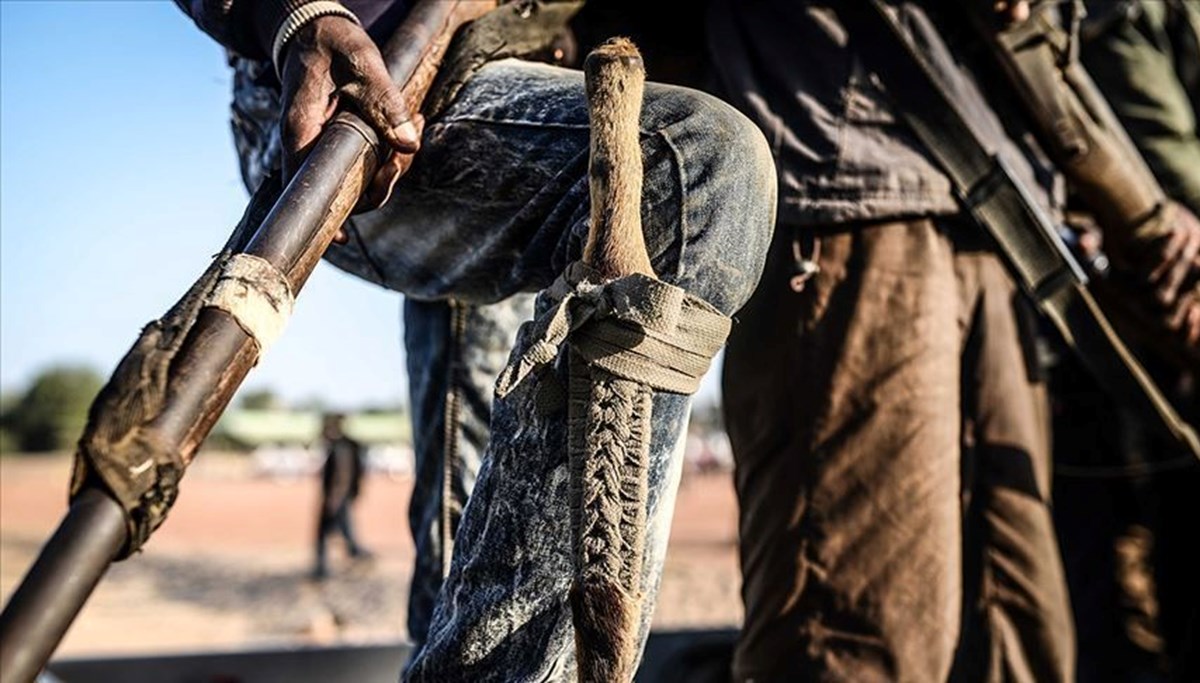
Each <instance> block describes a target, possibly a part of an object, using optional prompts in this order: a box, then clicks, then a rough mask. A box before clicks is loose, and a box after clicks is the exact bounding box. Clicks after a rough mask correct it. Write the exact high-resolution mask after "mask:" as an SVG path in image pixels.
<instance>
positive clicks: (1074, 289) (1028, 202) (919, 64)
mask: <svg viewBox="0 0 1200 683" xmlns="http://www.w3.org/2000/svg"><path fill="white" fill-rule="evenodd" d="M943 4H954V5H958V3H943ZM964 4H965V7H955V8H953V9H951V8H944V9H947V13H950V12H951V11H955V10H957V11H961V12H964V13H966V14H967V15H968V16H969V21H970V22H971V23H973V24H974V25H975V27H976V28H977V29H978V31H979V32H980V33H981V34H982V35H983V36H984V37H985V41H986V44H987V46H988V48H989V49H988V50H987V53H988V55H989V56H990V57H991V58H993V59H994V60H995V64H996V65H998V66H999V69H1000V71H1001V72H1002V73H1003V74H1005V77H1006V78H1007V79H1008V81H1009V82H1010V85H1012V87H1013V89H1014V91H1015V92H1016V93H1017V95H1018V99H1019V100H1021V102H1022V104H1024V105H1025V106H1026V107H1027V108H1028V110H1029V112H1030V118H1031V119H1032V120H1033V121H1034V122H1035V127H1036V128H1037V129H1038V130H1037V132H1038V133H1040V138H1042V139H1043V144H1044V146H1045V147H1046V148H1047V150H1048V152H1049V153H1050V154H1051V156H1052V157H1053V158H1054V161H1055V162H1057V163H1058V165H1059V167H1060V168H1061V169H1062V170H1063V171H1064V172H1065V173H1066V174H1067V175H1068V176H1069V178H1070V179H1071V180H1072V181H1074V182H1075V183H1076V184H1077V185H1078V186H1079V188H1080V189H1079V191H1080V193H1081V194H1082V195H1083V197H1084V199H1085V201H1086V202H1087V203H1088V205H1089V208H1091V209H1092V210H1093V211H1094V212H1095V215H1096V218H1097V220H1098V221H1099V222H1100V223H1101V225H1102V226H1103V227H1104V228H1105V229H1106V232H1108V231H1112V232H1113V233H1115V234H1129V233H1131V232H1133V231H1134V230H1135V229H1139V227H1140V226H1145V225H1147V224H1148V222H1149V221H1155V220H1162V218H1163V216H1162V214H1163V211H1164V208H1165V207H1166V205H1167V202H1166V196H1165V194H1164V193H1163V191H1162V188H1161V187H1160V186H1159V184H1158V182H1157V181H1156V180H1155V179H1154V177H1153V175H1152V174H1151V173H1150V171H1149V169H1148V168H1147V167H1146V165H1145V162H1144V161H1143V160H1142V159H1141V157H1140V155H1139V154H1138V153H1137V152H1136V150H1135V149H1134V148H1133V145H1132V143H1130V142H1129V140H1128V138H1127V136H1126V135H1125V133H1124V130H1123V129H1122V128H1121V126H1120V124H1119V123H1117V121H1116V117H1115V116H1114V115H1113V114H1112V111H1111V110H1110V109H1109V108H1108V105H1107V103H1106V102H1104V100H1103V98H1102V97H1100V96H1099V94H1098V91H1097V90H1096V89H1095V86H1094V85H1093V84H1092V83H1091V81H1090V80H1089V79H1088V77H1087V74H1086V72H1084V71H1083V69H1082V68H1080V67H1079V66H1078V65H1077V64H1075V62H1074V60H1073V48H1072V43H1071V39H1070V37H1069V36H1068V35H1067V34H1066V33H1065V32H1063V31H1062V29H1060V28H1059V27H1058V24H1057V23H1056V22H1054V21H1052V20H1051V18H1049V17H1048V16H1047V15H1046V14H1045V8H1044V7H1041V8H1037V9H1035V12H1034V15H1033V17H1032V18H1031V19H1030V20H1028V21H1025V22H1020V23H1018V24H1015V25H1013V26H1011V27H1008V28H1007V29H1003V30H1001V29H999V28H998V27H997V26H996V21H997V19H996V17H995V15H994V12H993V10H992V4H991V3H990V2H983V1H982V0H967V2H965V3H964ZM841 15H842V16H843V19H844V21H845V23H846V24H847V26H849V27H850V28H851V35H852V36H855V35H856V36H857V38H856V40H858V42H859V47H860V49H861V52H862V54H863V56H864V59H866V60H867V61H868V62H869V65H870V66H871V67H872V68H873V70H874V71H875V72H876V73H878V74H879V75H880V76H881V77H882V78H883V79H884V81H885V84H886V85H887V87H888V90H889V93H890V94H891V95H892V97H893V98H895V100H896V101H897V103H898V104H899V109H900V113H901V115H902V116H903V118H904V120H905V122H906V123H908V124H909V126H910V127H911V128H912V129H913V130H914V131H915V132H916V135H917V137H918V138H919V139H920V140H921V141H922V142H923V143H924V144H925V146H926V147H927V148H928V149H929V151H930V152H931V153H932V155H933V157H934V159H935V160H936V161H937V162H938V164H939V165H940V166H941V168H942V170H943V171H945V172H946V174H947V175H948V176H949V177H950V179H951V181H952V183H953V185H954V187H955V189H956V191H957V193H958V198H959V200H960V203H961V204H962V206H963V207H964V209H965V210H966V212H967V213H968V214H970V215H971V216H972V217H973V218H974V219H975V221H976V222H977V223H978V224H979V225H980V226H982V227H983V228H984V229H985V230H986V231H987V232H988V233H989V234H990V235H991V236H992V237H993V238H994V239H995V241H996V243H997V244H998V246H999V250H1000V253H1001V255H1002V257H1003V258H1004V259H1005V261H1006V262H1007V265H1008V267H1009V271H1010V273H1011V274H1012V275H1013V278H1014V279H1015V280H1016V281H1017V282H1018V283H1019V284H1020V285H1021V286H1022V288H1023V289H1024V290H1025V291H1026V293H1027V294H1029V295H1030V297H1031V298H1032V299H1033V300H1034V301H1035V302H1036V303H1037V304H1038V307H1039V309H1040V310H1041V311H1042V313H1043V314H1044V315H1045V316H1046V317H1047V318H1048V319H1049V320H1050V321H1051V323H1052V324H1053V325H1054V327H1055V328H1056V329H1057V330H1058V332H1059V333H1060V334H1061V335H1062V337H1063V339H1064V340H1065V341H1066V342H1067V344H1068V345H1070V346H1071V347H1073V348H1074V349H1075V351H1076V352H1077V353H1078V355H1079V356H1080V358H1081V360H1082V361H1083V363H1084V364H1085V365H1086V366H1087V367H1088V368H1089V369H1090V370H1091V372H1092V374H1093V375H1095V376H1096V378H1097V380H1098V381H1099V382H1100V384H1101V385H1102V386H1103V387H1104V388H1105V389H1106V390H1107V391H1109V392H1110V393H1111V394H1112V395H1113V396H1114V397H1115V398H1117V399H1118V400H1121V401H1123V402H1125V403H1126V404H1127V406H1128V407H1129V408H1131V409H1132V410H1134V411H1135V412H1136V413H1137V414H1139V415H1141V416H1142V417H1143V418H1144V419H1145V420H1146V421H1147V423H1148V424H1149V425H1150V426H1152V427H1156V428H1158V429H1159V430H1160V431H1162V432H1163V433H1164V434H1165V435H1167V436H1169V437H1170V438H1172V439H1173V440H1174V441H1175V442H1177V443H1179V444H1180V445H1181V446H1183V447H1184V448H1186V449H1187V450H1188V451H1190V452H1191V453H1192V454H1194V455H1195V456H1196V457H1197V458H1200V439H1198V438H1197V435H1196V432H1195V430H1194V429H1193V427H1192V426H1190V425H1189V424H1187V423H1186V422H1185V421H1184V420H1183V419H1182V418H1180V416H1179V415H1178V413H1177V412H1176V411H1175V409H1174V408H1173V407H1172V406H1171V404H1170V403H1169V402H1168V401H1167V399H1166V398H1165V397H1164V396H1163V394H1162V392H1161V391H1160V390H1159V388H1158V387H1157V386H1156V385H1155V383H1154V382H1153V381H1152V380H1151V379H1150V377H1149V376H1148V375H1147V373H1146V371H1145V369H1144V368H1143V367H1142V366H1141V364H1140V363H1139V362H1138V360H1137V359H1136V358H1135V357H1134V356H1133V354H1131V353H1130V351H1129V350H1128V348H1127V347H1126V345H1125V343H1124V342H1123V341H1122V340H1121V338H1120V336H1118V335H1117V333H1116V332H1115V331H1114V330H1113V328H1112V326H1111V325H1110V324H1109V321H1108V318H1107V317H1106V316H1105V315H1104V313H1103V312H1102V311H1101V309H1100V306H1099V305H1098V304H1097V303H1096V301H1095V299H1094V298H1093V296H1092V293H1091V291H1090V290H1089V289H1088V277H1087V275H1086V274H1085V271H1084V269H1083V268H1082V267H1081V266H1080V264H1079V263H1078V261H1077V260H1076V259H1075V257H1074V255H1073V254H1072V253H1071V251H1070V249H1069V248H1068V247H1067V245H1066V244H1065V243H1064V241H1063V238H1062V236H1061V234H1060V232H1059V229H1058V226H1057V225H1056V224H1055V222H1054V221H1053V220H1052V219H1051V217H1050V216H1049V215H1048V214H1047V212H1046V210H1045V209H1044V208H1043V206H1042V205H1041V204H1039V203H1038V201H1037V200H1036V199H1035V198H1034V197H1033V195H1032V193H1031V192H1030V191H1029V188H1027V187H1026V186H1025V185H1024V184H1023V182H1022V180H1021V179H1020V178H1019V177H1018V176H1017V175H1016V174H1014V172H1013V170H1012V168H1011V167H1010V166H1009V164H1008V163H1007V162H1006V161H1005V160H1004V158H1003V157H1002V156H1001V155H1000V154H997V153H994V152H993V150H992V149H991V147H990V146H989V144H988V143H987V142H986V141H985V138H984V136H982V135H981V134H980V132H979V130H978V128H977V125H978V123H977V122H976V121H974V120H973V119H972V118H971V116H970V115H969V114H968V113H967V112H966V111H965V109H964V107H963V103H962V102H959V101H957V100H956V98H955V97H953V96H951V95H950V94H948V93H951V92H954V89H953V88H951V87H947V86H948V84H947V83H944V82H942V79H943V77H944V74H943V73H942V72H941V71H940V70H939V69H938V68H937V67H936V66H935V65H933V64H932V63H931V62H930V61H929V55H928V52H927V47H926V46H924V45H922V44H920V43H919V41H916V40H914V39H913V36H912V34H911V32H910V27H909V26H906V25H905V18H904V17H903V16H902V13H901V11H900V9H899V8H897V7H896V6H895V5H893V4H891V3H889V2H887V1H886V0H859V2H855V3H851V4H850V6H848V7H845V8H843V9H842V11H841Z"/></svg>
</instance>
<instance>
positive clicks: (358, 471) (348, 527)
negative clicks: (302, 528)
mask: <svg viewBox="0 0 1200 683" xmlns="http://www.w3.org/2000/svg"><path fill="white" fill-rule="evenodd" d="M344 420H345V416H343V415H341V414H339V413H332V414H329V415H326V416H325V418H324V421H323V424H322V426H321V436H322V437H323V438H324V439H325V465H324V467H323V468H322V471H321V517H320V521H319V523H318V525H317V560H316V564H315V566H314V567H313V578H314V579H317V580H321V579H324V578H326V577H328V576H329V565H328V558H327V555H328V553H327V550H326V538H327V537H328V536H329V534H331V533H334V532H336V533H340V534H341V535H342V538H343V539H345V542H346V551H347V552H348V553H349V554H350V557H357V558H366V557H370V555H371V554H370V553H369V552H367V551H366V550H365V549H364V548H363V547H362V546H361V545H359V543H358V541H357V540H356V539H355V538H354V527H353V525H352V524H351V520H350V508H351V506H352V505H353V504H354V501H355V500H356V499H357V498H358V492H359V489H360V488H361V483H362V477H363V472H364V470H365V469H366V465H365V463H364V462H363V457H364V456H363V447H362V444H360V443H359V442H357V441H355V440H354V439H352V438H350V437H349V436H346V434H345V432H343V431H342V423H343V422H344Z"/></svg>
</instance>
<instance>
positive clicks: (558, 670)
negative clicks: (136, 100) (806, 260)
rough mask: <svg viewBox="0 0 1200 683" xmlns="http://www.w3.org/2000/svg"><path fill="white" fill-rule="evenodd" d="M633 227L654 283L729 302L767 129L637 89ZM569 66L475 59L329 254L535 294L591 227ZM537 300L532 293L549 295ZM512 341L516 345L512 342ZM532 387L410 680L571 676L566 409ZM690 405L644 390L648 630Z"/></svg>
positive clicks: (347, 262) (743, 278)
mask: <svg viewBox="0 0 1200 683" xmlns="http://www.w3.org/2000/svg"><path fill="white" fill-rule="evenodd" d="M642 131H643V135H642V147H643V157H644V165H645V182H644V194H643V205H642V216H643V221H644V226H643V231H644V234H645V237H646V242H647V247H648V249H649V252H650V255H651V259H652V262H653V264H654V267H655V270H656V272H657V274H658V276H659V277H660V278H662V279H663V280H664V281H666V282H668V283H670V284H673V285H676V286H679V287H682V288H683V289H685V290H686V291H688V292H689V293H690V294H692V295H695V296H697V297H700V298H701V299H704V300H705V301H707V302H709V303H711V304H712V305H714V306H715V307H716V308H718V309H719V310H721V311H722V312H724V313H725V314H727V315H728V314H731V313H733V312H734V311H735V310H737V309H738V308H739V307H740V306H741V304H742V303H743V302H744V301H745V300H746V299H747V298H748V297H749V295H750V293H751V292H752V291H753V288H754V285H755V284H756V283H757V281H758V278H759V275H760V273H761V269H762V265H763V261H764V258H765V254H766V250H767V247H768V244H769V241H770V234H771V226H772V224H773V220H774V209H775V178H774V171H773V165H772V162H771V159H770V156H769V153H768V151H767V147H766V143H765V140H764V139H763V137H762V135H761V133H759V132H758V130H757V129H756V128H755V127H754V126H753V125H752V124H751V123H750V122H749V121H748V120H747V119H745V118H744V117H743V116H741V115H740V114H738V113H737V112H735V111H734V110H733V109H732V108H730V107H728V106H727V105H725V104H723V103H721V102H719V101H717V100H715V99H713V98H711V97H709V96H706V95H703V94H700V93H697V92H694V91H689V90H684V89H680V88H673V87H667V86H659V85H654V84H651V85H648V87H647V89H646V98H645V103H644V108H643V112H642ZM588 143H589V139H588V127H587V107H586V101H585V99H584V91H583V80H582V75H581V74H580V73H579V72H577V71H570V70H564V69H558V68H554V67H548V66H544V65H539V64H532V63H526V62H518V61H513V60H506V61H500V62H495V63H492V64H490V65H488V66H486V67H484V68H483V69H482V70H481V71H480V72H479V73H478V74H476V75H475V76H474V77H473V78H472V79H471V80H470V81H469V82H468V83H467V84H466V85H465V86H464V88H463V90H462V91H461V92H460V94H459V95H458V97H457V99H456V100H455V101H454V102H453V103H452V104H451V105H450V106H449V107H448V108H447V109H446V111H445V112H444V113H443V114H442V115H441V116H439V117H438V118H436V119H434V120H431V121H430V122H429V124H428V125H427V127H426V131H425V139H424V142H423V148H422V152H421V154H419V155H418V157H417V160H416V163H415V164H414V166H413V168H412V170H411V171H410V172H409V173H408V175H406V176H405V177H404V178H403V179H402V180H401V182H400V184H399V185H398V186H397V189H396V194H395V196H394V197H393V199H392V201H391V202H389V204H388V205H387V206H385V207H383V208H382V209H381V210H378V211H375V212H372V213H368V214H363V215H359V216H356V217H354V218H353V219H352V220H351V222H350V223H349V224H348V226H347V228H348V230H349V232H350V241H349V243H348V244H347V245H345V246H342V247H337V248H334V249H332V250H331V251H330V252H329V253H328V254H327V255H326V258H328V259H329V260H330V261H331V262H333V263H334V264H335V265H338V266H339V267H341V268H344V269H346V270H348V271H350V272H352V273H354V274H356V275H359V276H361V277H363V278H365V279H368V280H371V281H373V282H376V283H378V284H381V285H384V286H387V287H389V288H392V289H395V290H397V291H401V292H404V293H405V294H407V295H410V296H413V297H416V298H420V299H438V298H453V299H455V300H456V301H460V302H467V303H489V302H494V301H498V300H501V299H504V298H506V297H508V296H510V295H512V294H514V293H517V292H522V291H536V290H540V289H543V288H545V287H546V286H548V285H549V284H551V282H552V281H553V280H554V278H555V277H556V276H557V275H558V274H559V273H560V272H561V271H562V270H563V269H564V268H565V266H566V265H567V264H568V263H570V262H571V261H573V260H574V259H576V258H578V255H579V253H580V250H581V247H582V244H583V240H584V238H585V237H586V233H587V215H588V185H587V173H586V172H587V158H588ZM542 303H543V304H544V303H545V302H542ZM522 349H523V345H522V342H521V340H520V339H518V341H517V347H516V349H515V351H514V352H515V353H519V352H520V351H521V350H522ZM541 384H543V382H541V381H540V380H538V381H531V382H526V383H523V384H522V385H521V386H519V387H518V388H517V389H516V390H515V391H513V392H512V393H511V394H509V395H507V396H506V397H505V398H503V399H501V400H498V401H497V402H496V403H495V405H494V412H493V415H492V434H494V435H495V436H496V438H494V439H492V441H491V442H490V443H489V445H488V447H487V452H486V455H485V456H484V459H483V465H482V468H481V469H480V472H479V477H478V480H477V481H476V484H475V488H474V491H473V492H472V494H471V497H470V499H469V500H468V502H467V505H466V508H465V509H464V510H463V516H462V519H461V523H460V526H459V529H458V532H457V534H456V536H455V546H454V554H453V559H452V562H451V567H450V573H449V576H448V577H447V579H446V582H445V584H444V585H443V587H442V589H441V592H440V594H439V596H438V602H437V606H436V607H435V608H434V613H433V621H432V624H431V625H430V628H429V631H428V634H427V638H426V641H425V643H424V645H423V646H422V647H421V649H420V650H419V651H418V652H417V653H416V654H415V655H414V659H413V661H412V662H411V663H410V666H409V669H408V671H407V672H406V677H407V678H408V679H410V680H414V681H417V680H436V681H446V680H472V681H475V680H506V681H532V680H550V679H566V678H570V677H571V676H572V674H573V670H574V661H573V650H574V646H573V642H572V641H573V632H572V626H571V618H570V608H569V605H568V601H567V590H568V587H569V585H570V582H571V579H572V575H573V568H572V561H571V554H570V549H571V533H570V526H569V520H568V502H567V487H566V480H567V467H566V449H565V431H566V412H565V410H561V409H559V410H547V409H546V408H545V406H544V405H543V404H542V403H541V402H539V400H538V387H539V385H541ZM689 406H690V399H689V397H687V396H684V395H679V394H669V393H665V392H664V393H658V394H656V395H655V397H654V399H653V408H652V437H651V439H652V443H651V453H650V473H649V495H648V501H647V505H648V511H647V512H648V515H647V518H648V520H649V527H650V528H649V529H648V530H647V536H648V544H649V548H650V550H649V551H648V552H647V553H646V554H645V557H646V560H645V562H644V566H643V570H642V582H643V584H644V586H643V588H644V593H645V594H646V595H647V596H650V597H649V599H647V600H646V601H645V607H644V610H645V613H644V614H643V615H642V621H641V623H642V633H641V638H642V640H641V642H644V638H645V636H646V634H647V631H648V628H649V617H650V612H651V611H652V607H653V598H652V596H653V593H654V591H655V589H656V587H657V581H658V577H659V572H660V569H661V563H662V560H663V555H664V551H665V546H666V537H667V531H668V529H669V522H670V516H671V510H672V507H673V499H674V494H675V491H676V487H677V485H678V476H679V472H680V465H681V446H682V436H683V433H684V429H685V427H686V422H687V416H688V409H689Z"/></svg>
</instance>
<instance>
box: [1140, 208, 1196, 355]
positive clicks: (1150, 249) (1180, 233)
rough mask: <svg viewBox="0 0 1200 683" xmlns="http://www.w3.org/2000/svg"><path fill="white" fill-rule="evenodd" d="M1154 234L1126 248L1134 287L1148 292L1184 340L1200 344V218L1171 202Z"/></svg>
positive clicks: (1155, 304)
mask: <svg viewBox="0 0 1200 683" xmlns="http://www.w3.org/2000/svg"><path fill="white" fill-rule="evenodd" d="M1166 211H1167V216H1166V219H1165V220H1164V221H1163V222H1162V227H1161V228H1160V229H1158V230H1156V231H1155V232H1156V234H1155V236H1154V237H1153V238H1151V239H1147V240H1136V239H1135V240H1134V241H1132V242H1131V244H1130V245H1128V246H1127V247H1126V248H1125V250H1124V251H1125V252H1126V253H1124V254H1122V260H1123V261H1125V262H1127V264H1128V266H1129V269H1130V271H1131V273H1130V274H1131V277H1132V278H1133V280H1134V282H1135V287H1137V288H1138V289H1141V290H1143V291H1144V292H1146V293H1147V294H1149V297H1150V299H1151V300H1152V305H1153V306H1156V307H1157V308H1158V309H1159V310H1158V311H1157V313H1158V314H1159V315H1161V317H1162V319H1163V320H1164V322H1165V323H1166V325H1167V328H1168V329H1169V330H1170V331H1171V332H1172V333H1173V334H1176V335H1178V336H1179V337H1180V338H1181V341H1183V342H1184V344H1185V345H1186V346H1187V347H1188V348H1190V349H1192V350H1197V348H1198V347H1200V219H1197V218H1196V215H1195V214H1193V213H1192V212H1191V211H1189V210H1188V209H1187V208H1186V207H1184V206H1182V205H1180V204H1176V203H1171V204H1170V205H1169V206H1168V207H1167V209H1166Z"/></svg>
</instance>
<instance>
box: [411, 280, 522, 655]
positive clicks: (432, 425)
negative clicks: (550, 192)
mask: <svg viewBox="0 0 1200 683" xmlns="http://www.w3.org/2000/svg"><path fill="white" fill-rule="evenodd" d="M532 315H533V296H532V295H528V294H518V295H514V296H512V297H509V298H508V299H505V300H504V301H501V302H498V303H495V304H487V305H476V304H464V303H461V302H458V301H421V300H418V299H413V298H411V297H410V298H406V299H405V301H404V346H405V351H406V354H407V358H408V389H409V397H410V405H411V406H412V426H413V452H414V460H415V468H414V469H415V477H414V479H415V481H414V483H413V491H412V498H411V499H410V500H409V506H408V523H409V528H410V529H411V530H412V534H413V541H414V544H415V546H416V558H415V561H414V566H413V573H412V583H411V585H410V588H409V598H408V613H407V615H406V616H407V621H408V636H409V639H410V640H411V641H412V642H413V644H414V645H415V646H417V647H419V646H420V644H421V643H422V642H424V640H425V632H426V631H427V630H428V629H429V622H430V620H431V619H432V617H433V606H434V603H435V601H436V600H437V594H438V589H440V588H441V586H442V579H443V578H444V577H445V575H446V573H447V572H449V570H450V553H451V551H452V549H453V543H454V534H455V532H456V531H457V529H458V523H459V520H460V519H461V517H462V511H463V506H464V505H465V504H466V502H467V497H468V496H469V495H470V494H471V489H472V488H474V486H475V479H476V477H477V476H478V474H479V466H480V463H481V462H482V460H483V453H484V450H485V449H486V448H487V443H488V434H489V430H488V427H489V424H490V422H491V419H492V392H493V386H494V385H495V383H496V375H498V374H499V373H500V370H501V369H503V367H504V363H505V361H506V360H507V359H508V352H509V350H510V349H511V348H512V343H513V339H514V338H515V337H516V333H517V328H518V327H519V326H520V324H521V322H522V321H524V320H526V319H528V318H530V317H532Z"/></svg>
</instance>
